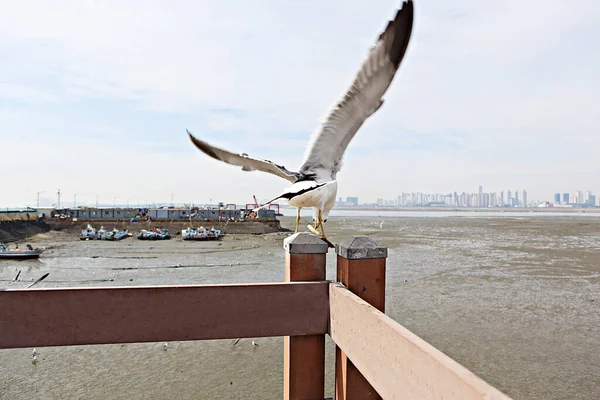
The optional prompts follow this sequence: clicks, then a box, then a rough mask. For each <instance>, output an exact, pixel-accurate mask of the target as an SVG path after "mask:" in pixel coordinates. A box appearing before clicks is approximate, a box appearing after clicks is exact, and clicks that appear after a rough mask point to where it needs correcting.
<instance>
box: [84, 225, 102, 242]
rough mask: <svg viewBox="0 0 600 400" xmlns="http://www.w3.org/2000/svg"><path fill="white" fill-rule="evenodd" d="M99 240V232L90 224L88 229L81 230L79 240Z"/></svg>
mask: <svg viewBox="0 0 600 400" xmlns="http://www.w3.org/2000/svg"><path fill="white" fill-rule="evenodd" d="M95 239H98V231H97V230H96V229H94V227H93V226H91V225H90V224H88V226H87V228H85V229H82V230H81V235H79V240H95Z"/></svg>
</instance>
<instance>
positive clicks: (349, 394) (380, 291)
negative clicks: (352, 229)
mask: <svg viewBox="0 0 600 400" xmlns="http://www.w3.org/2000/svg"><path fill="white" fill-rule="evenodd" d="M385 271H386V259H385V258H364V259H346V258H344V257H342V256H340V255H338V256H337V280H338V282H341V283H342V284H343V285H344V286H345V287H347V288H348V290H350V291H351V292H352V293H355V294H356V295H357V296H359V297H360V298H362V299H363V300H365V301H366V302H368V303H369V304H372V305H373V306H374V307H375V308H377V309H378V310H380V311H382V312H383V311H384V310H385ZM335 365H336V369H335V377H336V379H335V393H336V399H339V400H348V399H374V400H378V399H381V396H379V394H378V393H377V391H376V390H375V389H374V388H373V386H372V385H371V384H370V383H369V381H368V380H367V379H366V378H365V377H364V376H363V375H362V374H361V373H360V371H359V370H358V369H357V368H356V366H355V365H354V364H353V363H352V361H351V360H350V359H349V358H348V356H347V355H346V354H345V353H344V352H343V351H341V350H340V348H339V347H336V362H335Z"/></svg>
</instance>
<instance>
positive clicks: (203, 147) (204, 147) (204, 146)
mask: <svg viewBox="0 0 600 400" xmlns="http://www.w3.org/2000/svg"><path fill="white" fill-rule="evenodd" d="M185 131H186V132H187V134H188V136H189V138H190V140H191V141H192V143H193V144H194V146H196V147H197V148H198V149H199V150H200V151H202V152H203V153H204V154H206V155H209V156H211V157H212V158H216V159H217V160H221V157H219V156H218V154H217V153H215V150H214V149H213V147H212V146H210V145H209V144H208V143H206V142H203V141H202V140H200V139H196V137H195V136H194V135H192V133H191V132H190V131H189V130H187V129H186V130H185Z"/></svg>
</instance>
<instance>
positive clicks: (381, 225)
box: [379, 221, 385, 229]
mask: <svg viewBox="0 0 600 400" xmlns="http://www.w3.org/2000/svg"><path fill="white" fill-rule="evenodd" d="M384 222H385V221H381V222H380V223H379V229H383V223H384Z"/></svg>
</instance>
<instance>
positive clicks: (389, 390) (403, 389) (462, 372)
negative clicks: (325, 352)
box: [329, 283, 509, 400]
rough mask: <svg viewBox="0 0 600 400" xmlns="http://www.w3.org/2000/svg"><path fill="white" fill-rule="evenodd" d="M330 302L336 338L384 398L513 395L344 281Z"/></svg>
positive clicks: (495, 398)
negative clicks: (382, 309) (489, 381)
mask: <svg viewBox="0 0 600 400" xmlns="http://www.w3.org/2000/svg"><path fill="white" fill-rule="evenodd" d="M329 304H330V310H329V311H330V331H329V334H330V335H331V338H332V339H333V341H334V342H335V343H336V345H337V346H338V347H339V348H340V349H341V350H342V351H343V352H344V353H345V354H346V355H347V356H348V358H349V359H350V360H351V361H352V363H353V364H354V365H355V366H356V368H358V370H359V371H360V373H361V374H362V375H363V376H364V377H365V378H366V379H367V380H368V381H369V383H370V384H371V385H372V386H373V388H374V389H375V390H376V391H377V392H378V393H379V394H380V395H381V397H382V398H384V399H423V400H425V399H447V400H450V399H456V400H470V399H487V400H500V399H502V400H506V399H509V397H507V396H506V395H504V394H503V393H501V392H500V391H498V390H497V389H495V388H494V387H492V386H490V385H489V384H488V383H486V382H485V381H483V380H482V379H480V378H479V377H477V376H476V375H475V374H473V373H472V372H470V371H469V370H467V369H466V368H465V367H463V366H462V365H460V364H458V363H457V362H456V361H454V360H452V359H451V358H450V357H448V356H446V355H445V354H444V353H442V352H441V351H439V350H437V349H436V348H435V347H433V346H432V345H430V344H429V343H427V342H425V341H424V340H423V339H421V338H419V337H418V336H417V335H415V334H414V333H412V332H410V331H409V330H408V329H406V328H404V327H403V326H402V325H400V324H398V323H397V322H395V321H394V320H392V319H391V318H390V317H388V316H387V315H385V314H383V313H382V312H381V311H379V310H377V309H376V308H374V307H373V306H371V305H370V304H369V303H367V302H365V301H364V300H362V299H360V298H359V297H358V296H356V295H355V294H353V293H351V292H350V291H349V290H348V289H346V288H345V287H344V286H342V285H341V284H334V283H332V284H331V285H330V292H329Z"/></svg>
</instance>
